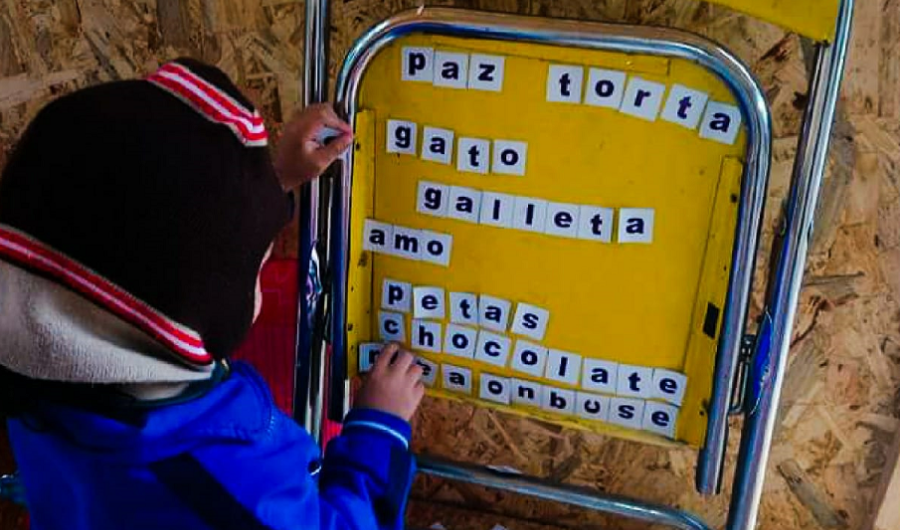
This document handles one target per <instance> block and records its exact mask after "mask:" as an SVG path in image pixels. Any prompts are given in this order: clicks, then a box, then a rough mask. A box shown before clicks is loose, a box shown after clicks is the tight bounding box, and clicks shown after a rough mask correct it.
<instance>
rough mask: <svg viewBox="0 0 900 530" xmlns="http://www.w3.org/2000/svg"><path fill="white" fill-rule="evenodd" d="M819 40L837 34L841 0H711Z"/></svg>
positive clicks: (830, 38) (829, 38) (827, 38)
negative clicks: (836, 28) (835, 32)
mask: <svg viewBox="0 0 900 530" xmlns="http://www.w3.org/2000/svg"><path fill="white" fill-rule="evenodd" d="M711 1H712V2H714V3H717V4H722V5H726V6H729V7H731V8H733V9H737V10H738V11H743V12H745V13H747V14H749V15H753V16H754V17H757V18H760V19H763V20H766V21H768V22H771V23H773V24H778V25H779V26H784V27H785V28H787V29H789V30H791V31H795V32H797V33H799V34H801V35H805V36H807V37H810V38H812V39H815V40H818V41H829V42H830V41H831V40H832V39H833V38H834V31H835V21H836V19H837V16H838V5H839V1H840V0H711Z"/></svg>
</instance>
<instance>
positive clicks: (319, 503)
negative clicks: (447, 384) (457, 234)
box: [0, 60, 423, 530]
mask: <svg viewBox="0 0 900 530" xmlns="http://www.w3.org/2000/svg"><path fill="white" fill-rule="evenodd" d="M325 127H330V128H332V129H337V130H339V131H341V135H340V136H339V137H337V138H336V139H334V140H333V141H332V142H330V143H328V144H327V145H324V146H323V145H321V144H320V143H318V142H317V141H316V140H315V138H316V137H317V136H318V135H319V134H320V133H321V132H322V130H323V129H324V128H325ZM351 140H352V138H351V133H350V128H349V126H348V125H347V124H345V123H344V122H342V121H341V120H339V119H338V118H337V117H336V116H335V115H334V113H333V112H332V111H331V109H330V108H329V107H327V106H314V107H310V108H307V109H306V110H305V111H303V112H301V113H299V114H298V115H297V116H296V117H295V118H294V119H293V120H292V121H291V122H290V123H289V124H287V126H286V129H285V133H284V136H283V138H282V140H281V142H280V145H279V148H280V149H279V152H278V154H277V156H276V159H275V163H274V164H273V163H272V161H271V159H270V157H269V153H268V150H267V147H266V144H267V134H266V131H265V128H264V126H263V123H262V119H261V118H260V117H259V114H258V113H257V112H256V111H255V110H254V109H253V107H252V105H251V104H250V102H249V101H247V100H246V99H245V98H244V97H243V96H242V95H241V94H240V92H239V91H238V90H237V88H236V87H235V86H234V85H233V84H232V83H231V82H230V81H229V80H228V78H227V77H226V76H225V75H224V74H223V73H222V72H220V71H219V70H217V69H215V68H212V67H209V66H205V65H203V64H200V63H197V62H195V61H190V60H178V61H176V62H173V63H170V64H167V65H165V66H164V67H163V68H161V69H160V70H159V71H158V72H157V73H155V74H154V75H152V76H150V77H149V78H148V79H146V80H134V81H122V82H115V83H109V84H104V85H100V86H96V87H93V88H88V89H85V90H81V91H78V92H76V93H74V94H71V95H68V96H66V97H63V98H61V99H59V100H57V101H55V102H53V103H51V104H49V105H48V106H47V107H46V108H45V109H44V110H42V111H41V112H40V113H39V114H38V116H37V117H36V118H35V119H34V121H33V122H32V123H31V125H30V126H29V128H28V130H27V131H26V132H25V134H24V136H23V137H22V139H21V142H20V143H19V144H18V146H17V148H16V149H15V151H14V152H13V153H12V156H11V158H10V159H9V163H8V165H7V167H6V168H5V170H4V172H3V177H2V179H0V407H2V408H3V410H4V412H5V414H6V415H7V416H8V421H7V424H8V431H9V436H10V441H11V443H12V447H13V452H14V455H15V458H16V461H17V464H18V466H19V469H20V471H21V477H22V480H23V482H24V486H25V492H26V499H27V503H28V506H29V510H30V513H31V523H32V528H33V529H34V530H54V529H66V530H107V529H108V530H125V529H128V530H138V529H145V528H146V529H154V530H156V529H169V530H177V529H191V530H194V529H197V530H200V529H202V530H213V529H215V530H221V529H235V530H252V529H272V530H280V529H300V528H335V529H337V528H348V529H349V528H353V529H363V528H372V529H375V528H379V529H381V528H401V527H402V526H403V522H402V521H403V512H404V507H405V503H406V497H407V495H408V491H409V487H410V483H411V480H412V476H413V473H414V461H413V458H412V455H411V453H410V451H409V447H408V446H409V437H410V427H409V423H408V421H409V419H410V417H411V416H412V415H413V413H414V412H415V410H416V408H417V407H418V404H419V401H420V400H421V397H422V394H423V387H422V384H421V382H420V377H421V368H419V367H418V366H417V365H416V364H415V363H414V362H413V358H412V356H411V355H410V354H409V353H407V352H402V351H399V350H398V348H397V346H389V347H388V348H387V349H386V350H385V352H384V353H385V355H382V356H380V358H379V359H378V362H377V363H376V365H375V367H374V368H373V370H372V373H371V374H370V376H369V377H368V380H367V381H366V383H365V384H364V386H363V388H362V390H361V391H360V393H359V396H358V399H357V402H356V405H357V408H355V409H353V410H352V411H351V412H350V413H349V414H348V415H347V418H346V419H345V423H344V430H343V434H342V435H341V436H340V437H338V438H336V439H335V440H334V441H332V442H331V444H330V445H329V447H328V450H327V452H326V455H325V458H324V460H321V461H320V456H319V452H318V449H317V447H316V445H315V443H314V442H313V440H312V439H311V438H310V437H309V435H307V434H306V433H305V432H304V431H303V430H302V429H300V428H299V427H298V426H297V425H295V424H294V423H293V422H292V421H291V420H290V419H289V418H288V417H286V416H285V415H283V414H282V413H280V412H279V411H278V410H277V409H276V408H275V406H274V405H273V402H272V399H271V397H270V395H269V393H268V390H267V388H266V386H265V384H264V383H263V381H262V380H261V379H260V377H259V376H258V375H257V374H256V373H255V372H254V371H253V370H252V369H251V368H250V367H249V366H246V365H243V364H240V363H235V364H233V365H230V364H229V363H228V362H227V358H228V355H229V354H231V353H232V352H233V351H234V350H235V348H236V347H237V346H238V344H239V343H240V342H241V340H242V339H243V338H244V336H245V335H246V333H247V331H248V329H249V327H250V325H251V323H252V321H253V320H254V319H255V317H256V315H258V313H259V300H260V294H259V292H258V274H259V270H260V268H261V267H262V263H263V261H264V257H265V256H267V255H268V250H269V249H270V245H271V242H272V239H273V238H274V237H275V235H276V234H277V232H278V231H279V230H280V229H281V228H282V227H283V226H284V225H285V224H286V223H287V221H288V220H289V219H290V216H291V209H292V200H291V199H290V195H289V194H288V193H286V190H290V189H292V188H294V187H296V186H297V185H299V184H302V183H303V182H305V181H308V180H310V179H312V178H316V177H317V176H318V175H319V173H321V172H322V171H323V170H324V169H325V168H326V167H327V166H328V165H329V164H330V163H331V162H332V161H334V160H335V159H336V158H337V157H338V156H339V155H340V153H341V152H342V151H343V150H344V149H346V148H347V147H348V146H349V145H350V143H351Z"/></svg>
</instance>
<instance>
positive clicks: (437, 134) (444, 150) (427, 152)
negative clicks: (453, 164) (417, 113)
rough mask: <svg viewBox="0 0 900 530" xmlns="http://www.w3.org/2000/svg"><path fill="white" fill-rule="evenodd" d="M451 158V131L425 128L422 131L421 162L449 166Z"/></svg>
mask: <svg viewBox="0 0 900 530" xmlns="http://www.w3.org/2000/svg"><path fill="white" fill-rule="evenodd" d="M452 158H453V131H451V130H449V129H439V128H437V127H428V126H425V127H424V128H423V129H422V160H429V161H431V162H438V163H440V164H449V163H450V161H451V159H452Z"/></svg>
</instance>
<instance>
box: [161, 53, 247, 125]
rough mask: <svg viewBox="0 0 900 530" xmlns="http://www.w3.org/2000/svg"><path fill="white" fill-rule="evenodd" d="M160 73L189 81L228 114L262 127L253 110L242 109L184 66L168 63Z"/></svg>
mask: <svg viewBox="0 0 900 530" xmlns="http://www.w3.org/2000/svg"><path fill="white" fill-rule="evenodd" d="M159 71H160V72H168V73H173V74H175V75H178V76H179V77H182V78H184V79H185V80H187V81H189V82H190V83H192V84H193V85H196V86H197V87H199V88H200V89H202V90H203V91H204V92H205V93H206V94H207V95H208V96H209V97H210V98H212V99H213V100H214V101H216V102H217V103H218V104H220V105H221V106H222V107H224V108H225V109H227V110H228V111H229V112H232V113H234V114H236V115H239V116H243V117H245V118H247V120H249V121H250V123H251V124H253V125H255V126H259V127H262V126H263V119H262V117H261V116H260V115H259V113H258V112H256V111H255V110H250V109H248V108H247V107H244V106H243V105H241V104H240V103H239V102H237V101H236V100H235V99H234V98H232V97H231V96H229V95H228V94H227V93H226V92H224V91H222V90H221V89H219V88H218V87H216V86H215V85H213V84H211V83H210V82H208V81H207V80H205V79H203V78H202V77H200V76H198V75H197V74H195V73H194V72H192V71H191V70H190V69H189V68H187V67H186V66H184V65H181V64H178V63H169V64H166V65H163V66H162V67H161V68H160V69H159Z"/></svg>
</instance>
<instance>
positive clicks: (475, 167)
mask: <svg viewBox="0 0 900 530" xmlns="http://www.w3.org/2000/svg"><path fill="white" fill-rule="evenodd" d="M490 163H491V142H490V140H482V139H481V138H460V139H459V142H458V147H457V150H456V169H457V170H459V171H465V172H468V173H481V174H487V172H488V169H489V166H490Z"/></svg>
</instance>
